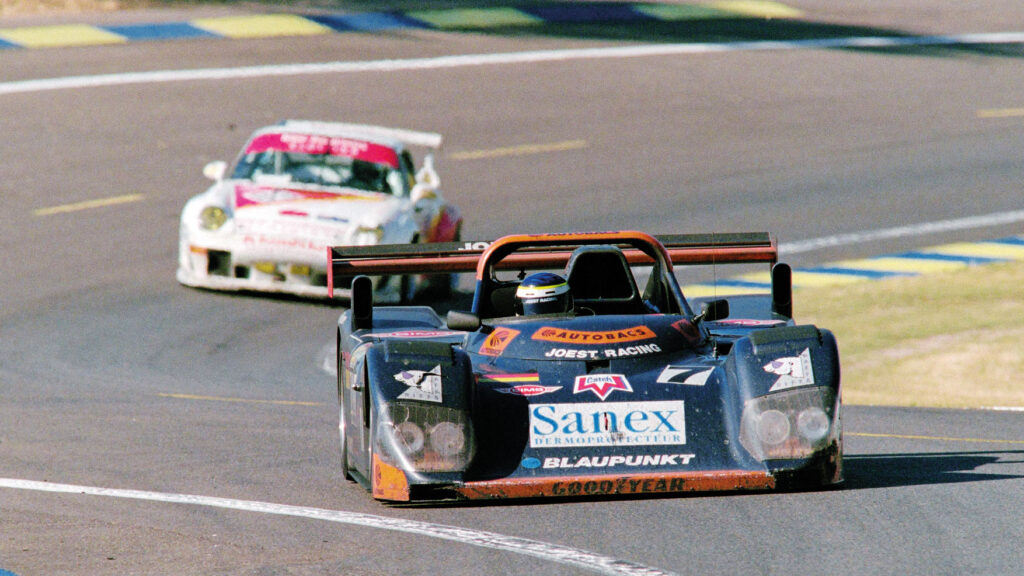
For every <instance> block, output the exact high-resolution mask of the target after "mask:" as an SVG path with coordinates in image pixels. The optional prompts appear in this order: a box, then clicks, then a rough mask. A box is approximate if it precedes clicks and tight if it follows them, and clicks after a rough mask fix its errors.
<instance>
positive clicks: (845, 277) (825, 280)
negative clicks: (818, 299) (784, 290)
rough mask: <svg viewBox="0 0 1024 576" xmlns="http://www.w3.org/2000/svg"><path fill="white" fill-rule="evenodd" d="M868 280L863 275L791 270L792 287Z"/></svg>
mask: <svg viewBox="0 0 1024 576" xmlns="http://www.w3.org/2000/svg"><path fill="white" fill-rule="evenodd" d="M866 280H868V279H867V278H865V277H863V276H851V275H849V274H826V273H821V272H804V271H801V270H793V287H794V288H807V287H815V288H817V287H821V286H846V285H848V284H856V283H858V282H864V281H866Z"/></svg>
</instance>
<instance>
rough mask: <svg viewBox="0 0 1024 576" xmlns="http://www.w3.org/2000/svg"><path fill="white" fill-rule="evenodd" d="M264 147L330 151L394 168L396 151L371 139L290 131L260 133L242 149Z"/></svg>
mask: <svg viewBox="0 0 1024 576" xmlns="http://www.w3.org/2000/svg"><path fill="white" fill-rule="evenodd" d="M268 150H279V151H281V152H301V153H304V154H331V155H333V156H345V157H347V158H355V159H356V160H364V161H366V162H375V163H377V164H387V165H388V166H391V167H392V168H398V154H396V153H395V151H394V150H392V149H391V148H389V147H387V146H382V145H380V144H374V143H373V142H364V141H362V140H353V139H351V138H340V137H337V136H319V135H316V134H293V133H290V132H285V133H280V134H262V135H260V136H257V137H256V138H253V140H252V142H250V143H249V147H248V148H246V149H245V153H246V154H256V153H260V152H266V151H268Z"/></svg>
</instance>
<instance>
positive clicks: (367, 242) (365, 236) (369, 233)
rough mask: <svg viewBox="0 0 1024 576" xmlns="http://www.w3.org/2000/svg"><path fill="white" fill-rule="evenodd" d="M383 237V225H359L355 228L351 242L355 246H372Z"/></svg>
mask: <svg viewBox="0 0 1024 576" xmlns="http://www.w3.org/2000/svg"><path fill="white" fill-rule="evenodd" d="M383 237H384V227H383V226H372V227H371V226H359V227H358V228H356V231H355V234H354V237H353V239H352V243H353V244H355V245H356V246H372V245H374V244H379V243H380V239H381V238H383Z"/></svg>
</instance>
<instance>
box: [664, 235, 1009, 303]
mask: <svg viewBox="0 0 1024 576" xmlns="http://www.w3.org/2000/svg"><path fill="white" fill-rule="evenodd" d="M781 249H782V247H780V250H781ZM1020 261H1024V236H1008V237H1006V238H999V239H996V240H988V241H984V242H956V243H953V244H944V245H940V246H933V247H931V248H924V249H921V250H912V251H907V252H897V253H894V254H884V255H881V256H874V257H871V258H864V259H859V260H841V261H838V262H833V263H830V264H824V265H818V266H809V267H803V268H801V267H797V268H794V269H793V288H794V289H799V288H812V287H827V286H842V285H846V284H854V283H857V282H863V281H866V280H879V279H884V278H893V277H901V276H903V277H909V276H921V275H924V274H932V273H937V272H952V271H955V270H961V269H964V268H968V267H971V266H979V265H983V264H995V263H1002V262H1020ZM769 291H771V278H770V276H769V273H768V272H767V271H765V272H757V273H752V274H745V275H741V276H737V277H735V278H728V279H720V280H718V281H716V282H707V283H698V284H693V285H690V286H684V287H683V293H684V294H686V295H687V296H688V297H706V296H714V295H724V294H763V293H766V292H769Z"/></svg>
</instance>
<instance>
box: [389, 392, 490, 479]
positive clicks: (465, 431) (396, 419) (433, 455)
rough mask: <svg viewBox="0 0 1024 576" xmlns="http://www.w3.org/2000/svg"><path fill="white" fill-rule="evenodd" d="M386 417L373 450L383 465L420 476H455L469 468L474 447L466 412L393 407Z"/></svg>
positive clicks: (404, 404)
mask: <svg viewBox="0 0 1024 576" xmlns="http://www.w3.org/2000/svg"><path fill="white" fill-rule="evenodd" d="M385 413H386V416H385V417H382V418H381V419H380V420H379V421H378V423H377V431H376V440H377V442H376V444H375V446H374V449H375V451H376V454H377V455H378V456H379V457H380V458H381V460H383V461H384V462H385V463H387V464H391V465H392V466H399V467H403V468H406V469H410V470H416V471H419V472H458V471H463V470H465V469H466V468H467V467H468V466H469V461H470V459H471V458H472V457H473V449H474V443H473V434H472V427H471V426H470V422H469V416H468V415H467V413H466V412H464V411H462V410H455V409H452V408H446V407H443V406H423V405H419V404H406V403H394V404H389V405H388V406H386V407H385Z"/></svg>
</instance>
